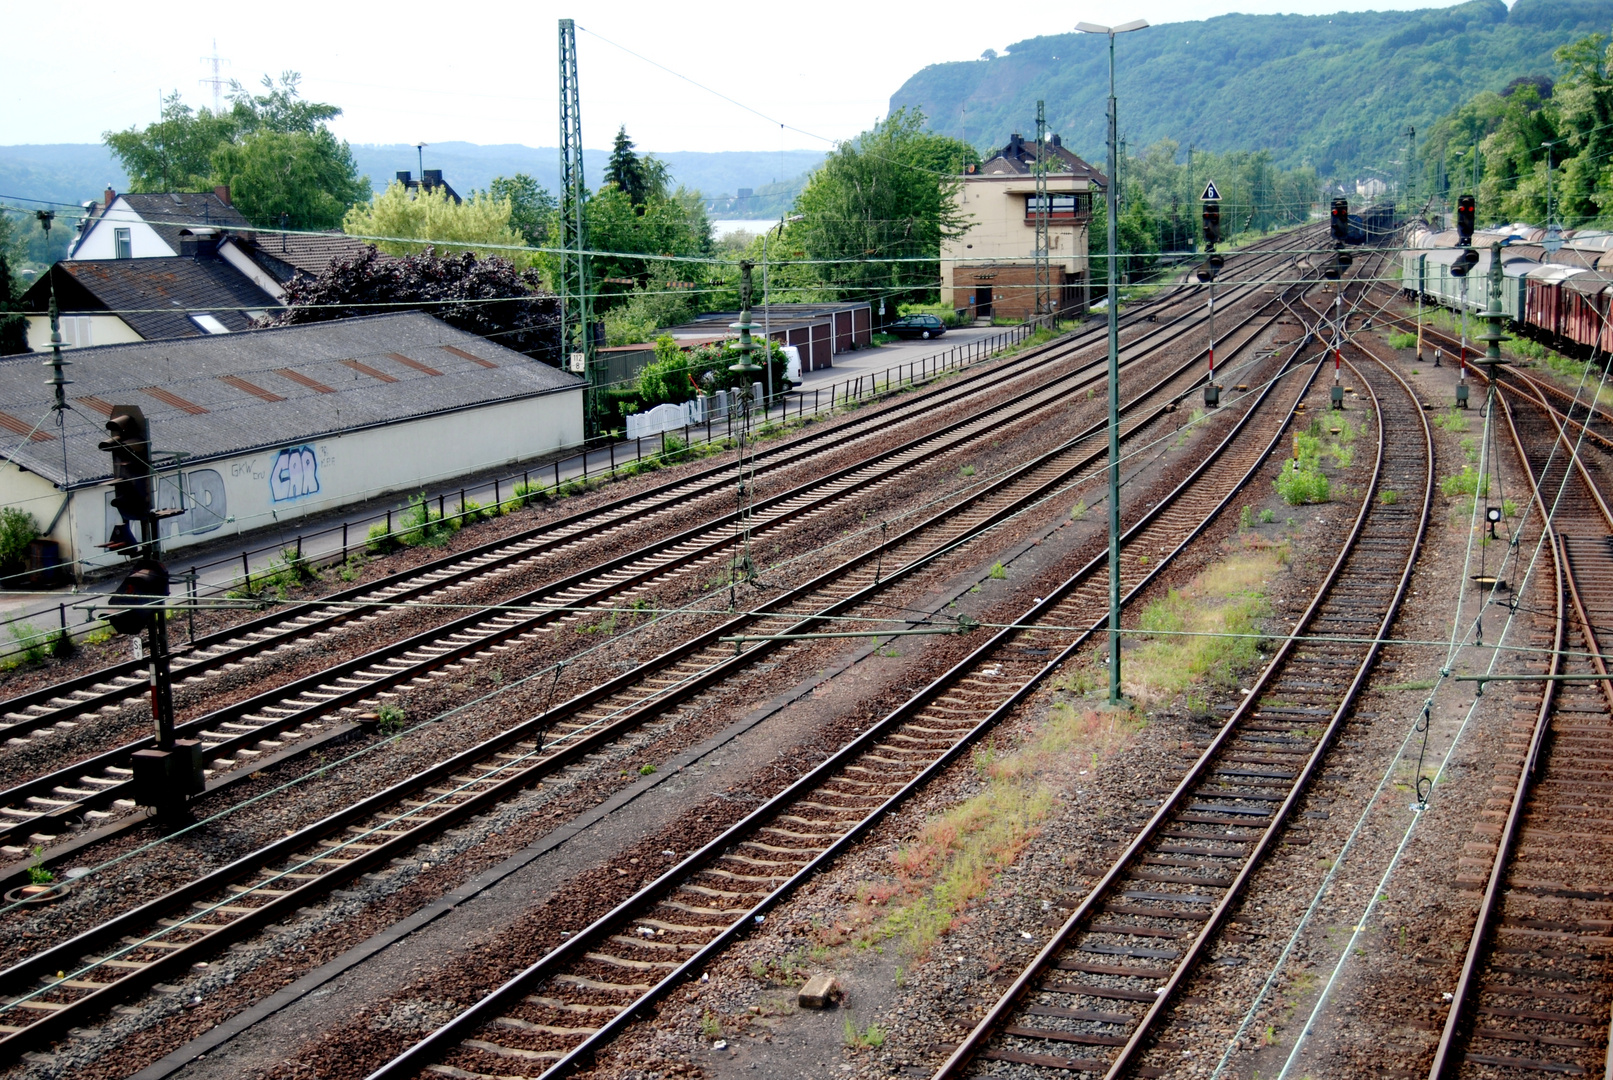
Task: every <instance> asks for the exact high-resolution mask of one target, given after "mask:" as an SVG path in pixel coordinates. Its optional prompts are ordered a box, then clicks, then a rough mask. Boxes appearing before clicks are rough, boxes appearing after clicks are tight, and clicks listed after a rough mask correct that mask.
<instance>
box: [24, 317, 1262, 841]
mask: <svg viewBox="0 0 1613 1080" xmlns="http://www.w3.org/2000/svg"><path fill="white" fill-rule="evenodd" d="M1251 291H1252V290H1251ZM1269 303H1270V301H1267V302H1266V304H1263V305H1261V306H1260V307H1257V308H1256V309H1255V311H1254V312H1253V313H1251V314H1249V315H1247V316H1246V317H1245V319H1244V320H1243V321H1242V322H1240V323H1239V324H1238V325H1237V326H1235V327H1233V328H1231V329H1230V330H1229V331H1228V340H1229V344H1231V343H1232V342H1233V341H1235V340H1236V336H1237V335H1240V334H1245V335H1246V334H1247V333H1248V327H1249V326H1251V325H1253V323H1254V321H1255V320H1257V319H1258V313H1259V311H1260V310H1262V309H1263V308H1264V307H1265V306H1267V305H1269ZM1146 337H1147V339H1148V342H1147V344H1144V345H1142V346H1141V347H1140V348H1137V349H1136V350H1135V352H1134V355H1133V356H1132V357H1131V358H1130V359H1129V360H1128V367H1129V366H1133V365H1137V364H1140V363H1143V362H1145V361H1147V360H1149V359H1152V358H1154V357H1155V356H1157V355H1158V354H1159V353H1160V352H1161V350H1163V349H1166V348H1170V347H1172V346H1173V344H1174V339H1172V338H1156V336H1155V332H1151V333H1150V334H1149V335H1146ZM1067 355H1068V353H1067V351H1065V352H1059V353H1057V354H1056V355H1049V356H1047V357H1044V358H1043V361H1042V363H1043V364H1045V365H1054V364H1057V363H1059V362H1060V358H1061V357H1065V356H1067ZM1100 366H1101V365H1100V364H1099V363H1097V362H1094V363H1092V364H1087V365H1083V366H1081V367H1079V368H1077V369H1075V370H1073V371H1069V372H1065V373H1062V374H1054V375H1053V376H1052V378H1051V379H1050V380H1048V381H1046V382H1042V383H1040V384H1039V385H1037V386H1035V387H1033V388H1031V389H1028V390H1024V391H1022V392H1019V393H1017V394H1014V395H1013V396H1011V397H1010V398H1009V399H1007V400H1006V401H1000V402H998V403H997V404H995V405H993V406H991V407H990V408H989V409H988V410H986V411H984V412H981V413H979V414H976V415H974V416H970V417H964V418H962V419H959V420H956V421H953V422H952V423H949V424H946V425H944V426H942V427H941V428H939V429H937V430H934V431H930V432H927V433H924V434H922V435H919V436H917V437H915V438H913V439H910V440H908V441H907V442H905V443H903V444H901V445H900V446H898V447H896V448H894V449H891V450H889V451H885V452H883V453H881V454H878V455H875V456H874V457H873V458H872V459H869V460H865V461H863V462H860V463H857V464H854V465H851V466H847V467H845V468H843V469H840V470H837V471H835V472H832V473H830V474H828V475H827V476H824V477H820V478H818V479H816V480H814V481H812V482H809V483H807V484H804V485H801V486H799V487H797V488H794V489H792V490H788V491H784V492H780V493H778V494H776V495H773V496H771V497H769V498H767V499H764V500H760V501H759V502H758V503H757V504H756V505H755V506H754V507H752V508H751V509H750V510H749V511H748V514H747V519H746V523H747V525H748V527H749V528H750V530H751V532H752V535H753V536H757V535H762V534H765V533H767V532H768V531H769V530H773V529H777V528H780V527H782V526H783V525H785V524H787V523H790V522H794V521H798V520H803V519H806V518H809V517H810V516H812V515H815V514H818V513H822V512H823V511H824V510H826V509H827V508H828V507H830V506H832V505H835V504H837V503H839V502H841V501H843V500H844V499H846V498H847V497H849V496H850V495H852V494H859V495H860V494H866V493H867V492H868V491H870V490H873V489H874V488H876V487H877V486H878V485H880V484H883V483H887V482H889V481H890V480H892V479H893V478H895V477H896V476H898V475H900V474H901V473H902V471H903V470H905V469H907V468H909V467H911V466H913V465H914V464H917V463H920V462H923V461H925V460H928V459H930V458H933V457H934V456H936V455H938V454H942V453H946V452H948V451H951V450H955V449H958V448H961V447H963V446H965V445H968V444H969V443H970V442H972V441H975V440H980V439H987V438H990V437H991V436H992V435H993V434H994V433H996V432H998V431H1000V429H1001V427H1002V425H1004V424H1005V423H1010V422H1018V421H1021V420H1023V419H1024V418H1025V416H1027V415H1030V414H1032V413H1034V412H1035V411H1036V410H1037V409H1043V408H1057V407H1060V406H1061V405H1062V404H1063V403H1064V402H1066V401H1067V400H1068V397H1069V395H1070V394H1071V393H1072V392H1074V391H1078V390H1080V389H1083V388H1086V387H1089V386H1095V385H1096V384H1097V383H1098V382H1099V381H1101V380H1102V378H1103V376H1102V374H1101V372H1099V371H1097V370H1096V369H1098V368H1099V367H1100ZM948 400H952V399H951V398H948ZM912 408H913V409H914V410H916V409H918V408H919V406H918V404H917V403H914V405H913V406H912ZM792 460H793V459H792ZM697 483H698V484H700V485H705V486H707V487H711V488H718V489H720V488H721V487H722V486H723V485H724V483H731V477H730V479H729V480H727V481H725V480H724V478H723V477H722V476H720V475H716V476H710V477H704V478H702V479H699V480H698V481H697ZM672 490H673V491H682V492H684V493H685V494H688V493H689V492H690V485H689V484H683V483H680V484H678V485H675V486H674V488H673V489H672ZM656 505H660V506H664V507H665V506H670V505H671V503H668V502H665V501H662V500H657V503H656ZM645 516H646V515H645V514H644V513H641V514H639V515H638V518H637V519H638V520H639V521H642V520H644V518H645ZM735 519H736V515H732V514H728V515H723V516H721V517H719V518H717V519H716V520H715V521H713V522H710V523H708V524H705V525H701V526H697V527H695V528H693V529H689V530H686V531H685V532H683V533H680V534H677V535H675V536H672V537H669V538H665V539H662V540H659V541H657V542H655V543H652V544H650V545H648V546H646V547H644V548H640V549H638V550H636V551H632V552H628V553H626V554H623V555H619V556H616V557H614V558H611V559H608V560H606V561H604V562H602V563H598V564H595V565H593V566H590V567H589V568H587V569H585V570H581V571H578V572H576V573H574V574H571V575H569V576H567V577H564V578H561V579H559V580H558V581H553V582H550V583H548V584H546V585H544V586H542V587H540V588H538V589H536V590H532V591H529V592H526V593H523V594H521V595H517V596H514V597H511V598H509V599H508V600H507V601H505V606H506V607H521V606H530V607H532V608H533V609H534V613H533V614H531V615H526V614H523V613H521V612H519V611H508V610H505V611H498V612H495V613H493V614H491V615H489V614H485V613H482V612H473V613H471V614H468V615H465V616H462V617H460V618H457V619H453V620H451V621H449V622H447V623H445V624H442V625H439V626H435V627H433V628H431V629H429V630H426V631H423V632H420V633H418V634H415V635H412V636H410V637H408V638H405V639H403V640H400V641H394V642H391V643H388V644H386V645H383V646H381V647H379V648H377V649H374V650H372V651H370V652H367V653H364V654H362V655H360V656H357V657H353V658H350V659H347V660H343V661H340V662H338V663H337V664H334V665H332V666H330V667H327V668H324V669H323V670H321V671H318V672H316V673H314V674H312V675H309V676H305V677H303V678H300V679H297V680H294V681H293V682H291V683H289V684H286V685H282V686H277V687H275V688H273V689H271V690H268V691H265V692H263V693H261V694H258V695H255V696H253V697H250V698H247V699H246V700H243V701H239V702H236V703H233V704H230V705H227V706H225V707H223V708H220V709H216V710H213V711H212V712H209V713H207V714H205V715H203V716H200V717H197V718H194V719H191V720H188V721H186V722H184V723H182V724H180V725H178V727H177V732H178V736H179V737H180V738H196V739H200V740H201V742H202V746H203V753H204V756H205V758H206V760H207V761H208V763H209V765H208V769H209V775H210V776H211V777H212V779H211V781H210V789H212V790H216V789H217V788H218V787H219V786H222V784H223V783H225V782H228V781H229V779H231V778H233V779H239V778H240V777H243V776H247V775H250V773H251V772H252V771H255V768H256V762H255V759H260V758H262V757H264V756H266V755H267V754H270V753H273V752H274V751H276V750H279V749H280V748H281V746H282V745H284V743H285V742H287V741H290V740H300V741H301V742H302V743H303V744H305V745H306V746H308V747H311V746H312V745H316V744H317V741H318V739H319V738H320V737H321V736H322V735H323V736H325V737H329V735H330V734H331V733H332V732H334V731H340V730H346V727H345V725H343V721H344V720H346V719H348V718H350V717H351V716H352V715H353V714H355V713H359V712H362V711H363V710H364V709H365V708H369V707H373V702H374V696H375V695H376V694H377V693H379V692H382V691H385V690H387V689H389V688H391V687H394V686H397V685H400V684H403V683H406V682H409V681H411V680H413V679H415V678H419V677H421V676H422V675H424V674H425V673H427V672H431V671H437V670H441V669H443V668H445V667H448V666H449V665H452V664H456V663H460V662H462V661H465V660H473V659H476V658H478V657H481V656H485V655H486V654H487V653H488V650H490V649H493V648H495V647H497V646H500V645H503V644H505V643H514V642H521V643H524V644H530V643H533V642H535V641H538V640H540V639H541V638H543V637H545V636H552V635H553V634H554V633H555V631H556V630H558V629H563V628H564V627H566V626H568V625H570V624H572V623H575V622H576V621H577V620H579V619H581V618H584V617H586V614H587V609H590V608H594V607H601V608H603V607H607V606H610V605H620V604H623V603H631V601H632V598H633V597H634V596H635V595H640V594H642V593H644V592H647V591H649V590H651V589H653V588H655V587H657V586H658V585H660V584H663V583H665V582H666V581H667V580H669V579H670V578H671V577H672V576H673V575H676V574H680V573H689V572H691V570H692V569H693V568H697V567H700V566H703V565H707V564H711V565H715V563H716V562H718V561H721V560H724V559H726V558H727V556H728V552H729V548H730V546H731V543H732V529H733V525H734V522H735ZM573 526H574V527H575V528H576V529H579V530H584V534H586V535H587V536H589V537H591V538H592V539H593V540H597V539H598V537H599V534H598V533H596V532H593V531H592V530H591V527H590V526H588V525H586V524H585V523H582V522H575V523H573ZM612 527H613V528H621V527H625V525H624V523H618V524H617V525H615V526H612ZM568 528H571V526H568ZM525 543H531V544H533V545H536V546H537V547H538V548H540V549H541V555H542V557H545V558H552V557H555V556H556V554H557V552H559V551H561V550H564V549H566V548H570V547H572V546H573V545H579V544H581V543H583V539H582V535H580V534H577V533H573V532H566V533H565V535H563V536H553V537H548V538H546V539H544V540H541V541H528V542H525ZM517 546H519V545H517ZM538 557H539V555H538V554H534V553H533V552H532V551H516V552H505V553H504V554H493V553H486V554H485V555H484V556H483V558H484V559H485V560H488V561H496V562H498V563H499V565H498V566H489V565H486V563H483V564H482V565H481V566H480V567H479V568H473V569H468V570H466V569H461V570H457V571H452V573H453V574H456V575H460V576H461V581H462V582H463V581H465V580H473V579H474V578H476V577H481V576H486V575H489V574H493V573H497V572H503V571H507V570H508V569H509V568H510V566H511V564H512V563H513V562H516V561H527V560H531V559H535V558H538ZM443 572H444V573H445V574H446V573H449V571H448V570H447V569H446V568H445V569H444V571H443ZM467 574H468V575H470V577H468V578H466V577H464V575H467ZM447 587H448V586H446V585H444V584H442V583H441V582H440V581H435V582H433V583H432V584H431V585H430V586H417V588H419V589H429V590H430V591H428V592H426V593H425V594H424V596H423V597H422V598H426V597H429V596H432V595H436V594H437V593H439V592H440V591H441V590H442V589H444V588H447ZM322 617H323V616H321V615H319V614H318V610H317V609H316V612H315V613H314V614H313V615H311V616H310V618H314V619H316V620H317V619H318V618H322ZM365 617H366V618H373V617H374V616H373V615H369V616H365ZM315 632H316V631H315V630H314V629H313V628H312V627H306V628H304V629H303V630H301V631H299V633H310V634H311V633H315ZM263 647H265V648H267V647H269V646H268V645H267V644H266V643H265V644H264V646H263ZM282 647H283V646H282ZM180 674H183V672H181V673H180ZM152 744H153V740H152V739H151V738H149V737H148V738H142V739H139V740H135V741H132V742H129V743H126V744H124V745H122V746H120V747H117V748H114V749H112V750H108V751H104V752H102V753H99V754H97V755H94V756H92V757H90V758H88V759H86V760H83V761H79V762H75V763H73V764H72V765H69V766H66V767H63V768H60V769H56V770H54V771H51V772H48V773H45V774H42V775H40V776H37V777H35V778H33V779H31V780H29V781H26V782H24V783H21V784H17V785H14V786H12V787H11V788H9V789H6V790H5V791H0V844H7V845H9V846H10V848H11V849H12V850H13V852H16V851H17V850H18V849H25V848H26V847H28V846H31V845H34V844H41V845H48V844H50V843H52V842H53V841H54V840H55V839H56V838H57V837H59V836H61V835H62V833H63V832H64V831H66V830H67V829H69V828H70V827H72V826H73V825H74V824H76V823H84V824H87V825H97V826H101V828H100V830H98V831H99V832H101V833H104V832H105V830H106V828H108V827H109V826H110V824H111V823H112V819H113V818H114V817H117V816H120V815H122V816H124V817H125V818H126V820H127V821H128V822H129V823H130V824H137V823H138V821H139V820H140V819H139V818H138V817H137V816H136V815H134V814H133V811H134V810H135V809H136V808H135V806H134V803H133V801H132V799H130V798H129V796H130V794H131V790H132V783H131V781H130V779H129V777H130V765H129V762H130V758H131V756H132V755H133V754H134V753H135V752H136V751H138V750H141V749H144V748H146V747H148V746H150V745H152ZM219 774H223V775H219ZM49 857H50V856H49V855H48V854H47V858H49Z"/></svg>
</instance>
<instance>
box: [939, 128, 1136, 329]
mask: <svg viewBox="0 0 1613 1080" xmlns="http://www.w3.org/2000/svg"><path fill="white" fill-rule="evenodd" d="M1037 152H1038V151H1037V143H1036V142H1035V141H1034V140H1030V141H1027V140H1026V139H1025V137H1024V136H1022V135H1019V134H1017V133H1016V134H1014V135H1012V136H1010V137H1009V140H1008V144H1007V145H1006V146H1004V147H1003V148H1002V149H1001V150H998V151H997V152H996V153H995V154H993V155H992V156H991V157H989V158H987V159H986V160H985V161H983V162H981V163H980V165H979V166H978V167H972V166H971V167H970V169H969V171H968V172H966V173H965V175H964V177H963V182H962V183H961V184H959V185H958V190H957V193H956V194H955V196H954V206H955V208H956V209H957V210H959V211H960V212H961V213H962V214H963V216H964V217H965V218H966V219H967V220H968V222H969V225H968V228H967V230H966V231H965V232H964V233H963V234H962V235H960V236H956V237H951V238H949V239H946V240H943V241H942V242H941V302H942V303H943V304H946V305H947V306H949V307H951V308H953V309H955V310H957V311H959V312H962V313H964V314H965V315H966V316H969V317H973V318H978V319H990V318H993V317H1004V316H1005V317H1007V318H1011V319H1026V318H1030V317H1032V316H1033V315H1036V314H1037V313H1038V312H1037V310H1036V309H1037V285H1038V283H1037V280H1036V219H1037V211H1038V204H1037V194H1036V162H1037ZM1041 153H1042V154H1043V155H1044V157H1045V159H1046V165H1047V207H1046V222H1047V227H1048V245H1047V246H1048V261H1049V270H1050V272H1051V275H1052V277H1051V280H1050V282H1049V283H1048V284H1049V286H1050V295H1048V296H1047V297H1046V300H1047V302H1048V305H1049V306H1050V307H1051V308H1053V309H1056V310H1060V311H1064V312H1067V313H1070V314H1079V313H1081V312H1084V311H1085V310H1086V307H1087V301H1088V297H1089V290H1090V282H1089V278H1090V269H1089V264H1088V258H1087V226H1088V225H1089V224H1090V222H1091V221H1092V200H1093V198H1094V197H1095V196H1098V195H1100V194H1101V193H1102V192H1103V190H1104V186H1105V185H1106V184H1107V183H1108V181H1107V180H1106V179H1105V178H1104V176H1103V174H1102V173H1100V172H1099V171H1098V170H1097V169H1095V168H1093V167H1092V166H1091V165H1089V164H1087V163H1086V162H1085V161H1083V160H1082V159H1081V157H1080V156H1079V155H1077V154H1075V153H1074V152H1072V151H1071V150H1070V149H1069V148H1068V147H1066V146H1065V145H1064V143H1063V141H1062V140H1061V139H1060V137H1059V136H1058V135H1051V136H1049V137H1048V138H1047V140H1046V141H1045V142H1043V143H1042V149H1041Z"/></svg>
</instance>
